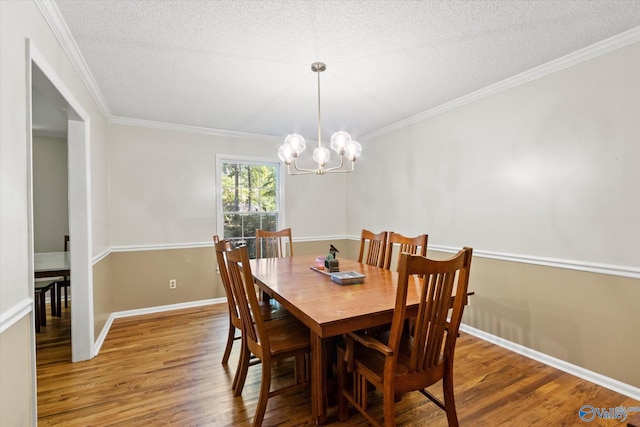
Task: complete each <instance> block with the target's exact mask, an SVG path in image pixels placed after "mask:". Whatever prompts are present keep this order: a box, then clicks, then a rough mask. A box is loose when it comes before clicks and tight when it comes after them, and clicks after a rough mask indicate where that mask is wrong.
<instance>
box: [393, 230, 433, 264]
mask: <svg viewBox="0 0 640 427" xmlns="http://www.w3.org/2000/svg"><path fill="white" fill-rule="evenodd" d="M428 240H429V236H428V235H426V234H419V235H417V236H415V237H406V236H403V235H402V234H400V233H394V232H393V231H390V232H389V234H388V236H387V249H386V251H385V262H384V268H385V269H387V270H390V269H391V262H392V257H393V253H394V248H395V247H397V248H398V252H397V253H398V254H401V253H409V254H412V255H416V254H418V255H422V256H427V241H428ZM399 260H400V258H399V257H398V262H399ZM398 262H396V271H397V270H398Z"/></svg>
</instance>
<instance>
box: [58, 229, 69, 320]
mask: <svg viewBox="0 0 640 427" xmlns="http://www.w3.org/2000/svg"><path fill="white" fill-rule="evenodd" d="M70 249H71V243H70V241H69V235H65V236H64V251H65V252H69V250H70ZM55 286H56V305H57V313H56V315H57V316H58V317H62V290H64V307H65V308H67V307H69V289H70V288H71V278H70V277H69V276H64V277H62V278H61V279H59V280H58V281H57V282H56V285H55Z"/></svg>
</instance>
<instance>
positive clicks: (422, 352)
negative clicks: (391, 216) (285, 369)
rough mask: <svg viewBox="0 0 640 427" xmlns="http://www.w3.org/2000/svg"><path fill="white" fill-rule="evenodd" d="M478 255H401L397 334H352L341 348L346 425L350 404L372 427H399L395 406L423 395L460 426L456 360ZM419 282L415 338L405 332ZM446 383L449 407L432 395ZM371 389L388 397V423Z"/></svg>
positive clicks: (385, 401)
mask: <svg viewBox="0 0 640 427" xmlns="http://www.w3.org/2000/svg"><path fill="white" fill-rule="evenodd" d="M472 252H473V250H472V249H471V248H467V247H465V248H464V249H462V250H461V251H459V252H458V253H457V254H456V255H455V256H453V257H452V258H450V259H448V260H444V261H436V260H431V259H429V258H426V257H423V256H420V255H410V254H406V253H404V254H401V255H400V263H399V267H398V272H399V277H398V287H397V294H396V304H395V310H394V312H393V320H392V322H391V329H390V330H389V331H388V332H386V333H385V334H384V335H381V336H379V337H376V338H374V337H372V336H370V335H362V334H358V333H353V332H351V333H348V334H347V335H346V338H345V342H344V344H343V345H341V346H340V347H339V348H338V417H339V419H340V420H341V421H346V419H347V416H348V404H349V403H350V404H352V405H353V406H355V407H356V408H357V409H358V411H360V412H361V413H362V414H363V415H364V417H365V418H366V419H367V421H369V423H371V424H373V425H376V426H381V425H384V426H395V425H396V424H395V402H396V401H398V400H400V397H401V396H402V395H403V394H405V393H408V392H410V391H420V392H421V393H422V394H424V395H425V396H426V397H428V398H429V399H430V400H432V401H433V402H434V403H435V404H436V405H437V406H439V407H440V408H442V409H444V410H445V411H446V413H447V420H448V423H449V426H457V425H458V418H457V415H456V407H455V398H454V392H453V358H454V350H455V345H456V339H457V337H458V329H459V327H460V320H461V319H462V312H463V310H464V302H465V299H466V294H467V287H468V284H469V270H470V267H471V255H472ZM414 275H422V276H423V277H422V278H421V277H417V276H414ZM415 281H419V283H420V284H421V286H420V289H421V290H420V292H421V296H420V301H419V308H418V315H417V317H416V324H415V329H414V333H413V334H407V333H403V328H404V325H405V315H406V308H407V293H408V289H409V283H411V284H412V286H413V284H414V283H415ZM452 300H453V303H452ZM440 380H442V388H443V394H444V402H441V401H440V400H439V399H437V398H436V397H435V396H433V395H431V394H430V393H429V392H427V391H426V388H427V387H429V386H431V385H433V384H435V383H437V382H438V381H440ZM368 384H372V385H373V386H374V387H375V388H377V389H379V390H381V391H382V392H383V415H384V424H382V423H380V422H379V420H377V419H375V418H374V417H373V416H372V415H371V414H370V413H369V412H368V411H367V410H368V402H367V398H368V393H369V386H368Z"/></svg>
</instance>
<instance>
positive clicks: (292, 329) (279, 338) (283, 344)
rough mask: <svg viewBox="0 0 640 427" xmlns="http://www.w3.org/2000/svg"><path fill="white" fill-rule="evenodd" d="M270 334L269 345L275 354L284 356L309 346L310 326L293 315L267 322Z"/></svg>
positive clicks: (266, 326)
mask: <svg viewBox="0 0 640 427" xmlns="http://www.w3.org/2000/svg"><path fill="white" fill-rule="evenodd" d="M264 325H265V328H266V330H267V332H268V334H269V345H270V347H271V354H272V355H273V356H284V355H286V354H288V353H297V352H299V351H300V350H302V349H305V348H309V347H310V345H311V342H310V333H309V328H307V327H306V326H305V325H304V324H302V323H301V322H300V321H299V320H298V319H296V318H295V317H293V316H289V317H283V318H280V319H274V320H271V321H269V322H265V324H264Z"/></svg>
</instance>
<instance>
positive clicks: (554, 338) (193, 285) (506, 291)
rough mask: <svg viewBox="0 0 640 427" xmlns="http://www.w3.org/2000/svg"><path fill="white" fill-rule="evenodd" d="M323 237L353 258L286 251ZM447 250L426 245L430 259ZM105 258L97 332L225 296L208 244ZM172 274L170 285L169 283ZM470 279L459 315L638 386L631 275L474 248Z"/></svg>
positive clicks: (636, 288) (99, 275)
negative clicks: (128, 314) (140, 312)
mask: <svg viewBox="0 0 640 427" xmlns="http://www.w3.org/2000/svg"><path fill="white" fill-rule="evenodd" d="M329 244H333V245H335V246H336V247H337V248H338V249H339V250H340V254H339V256H338V258H341V257H342V258H347V259H356V258H357V257H358V252H359V242H358V241H356V240H349V239H341V240H336V241H313V242H295V243H294V254H296V255H307V254H317V255H324V254H326V253H328V249H329ZM450 255H451V254H447V253H443V252H437V251H429V256H430V257H433V258H444V257H448V256H450ZM107 258H108V260H106V261H101V262H100V263H99V264H97V265H96V266H94V289H96V290H98V289H99V291H94V300H97V299H100V298H105V299H106V300H108V299H109V298H111V301H112V302H111V303H110V304H109V303H103V302H100V301H95V302H94V306H95V307H96V316H95V318H96V331H98V332H99V330H101V328H102V326H103V325H104V322H105V321H106V318H107V317H108V314H110V312H115V311H123V310H132V309H141V308H148V307H154V306H160V305H167V304H178V303H183V302H189V301H197V300H203V299H208V298H218V297H224V290H223V288H222V285H221V283H220V282H219V276H218V274H217V273H216V263H215V256H214V253H213V248H212V247H211V248H209V247H206V248H195V249H169V250H154V251H132V252H118V253H112V254H111V255H110V256H109V257H107ZM108 270H110V272H109V271H108ZM174 278H175V279H177V280H178V288H177V289H176V290H169V279H174ZM103 282H104V283H108V282H110V283H111V286H109V288H110V289H111V293H109V292H106V288H107V287H104V286H103V285H102V283H103ZM103 287H104V289H102V288H103ZM469 287H470V290H472V291H474V292H475V295H474V296H473V297H472V298H471V302H470V305H469V306H468V307H467V308H466V309H465V314H464V318H463V323H465V324H467V325H469V326H472V327H474V328H477V329H479V330H482V331H485V332H487V333H489V334H492V335H495V336H497V337H501V338H504V339H506V340H508V341H511V342H513V343H516V344H520V345H523V346H525V347H527V348H530V349H533V350H536V351H539V352H541V353H544V354H547V355H549V356H552V357H555V358H558V359H561V360H563V361H566V362H568V363H570V364H573V365H576V366H580V367H583V368H585V369H588V370H590V371H593V372H596V373H599V374H602V375H604V376H606V377H609V378H612V379H615V380H618V381H621V382H623V383H626V384H629V385H632V386H634V387H640V369H638V366H637V355H638V354H640V341H639V340H638V339H637V337H638V331H640V320H639V316H638V314H637V306H638V301H640V280H638V279H630V278H624V277H618V276H610V275H603V274H596V273H588V272H583V271H574V270H568V269H562V268H554V267H545V266H539V265H531V264H524V263H516V262H509V261H500V260H493V259H488V258H482V257H478V256H474V258H473V263H472V267H471V279H470V284H469ZM109 306H111V308H110V310H111V311H110V312H109V313H107V311H108V310H109V309H107V307H109Z"/></svg>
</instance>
